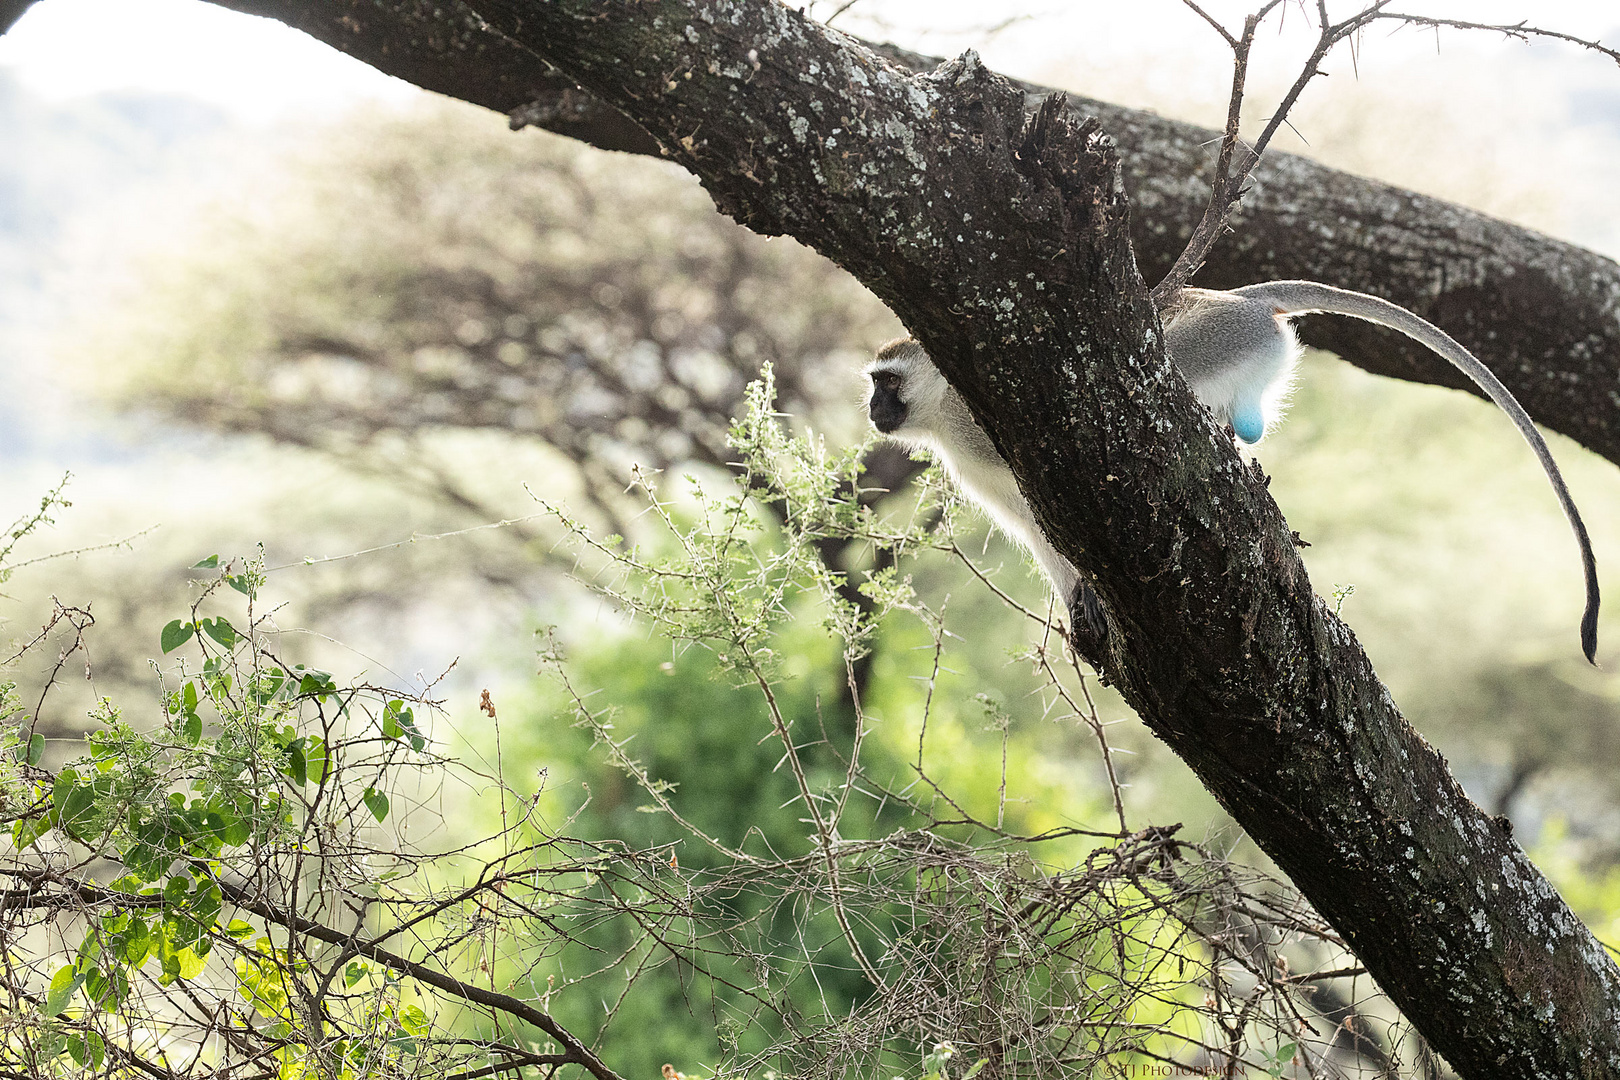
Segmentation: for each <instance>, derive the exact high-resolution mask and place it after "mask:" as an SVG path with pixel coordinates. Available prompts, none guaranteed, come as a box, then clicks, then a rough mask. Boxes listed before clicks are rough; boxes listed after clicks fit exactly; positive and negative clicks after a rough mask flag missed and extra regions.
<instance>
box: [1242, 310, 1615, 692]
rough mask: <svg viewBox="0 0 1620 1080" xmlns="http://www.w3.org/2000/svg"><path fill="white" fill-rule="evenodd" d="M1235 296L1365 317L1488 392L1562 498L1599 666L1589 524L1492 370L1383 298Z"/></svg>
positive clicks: (1584, 645) (1586, 642)
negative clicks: (1430, 353) (1426, 349)
mask: <svg viewBox="0 0 1620 1080" xmlns="http://www.w3.org/2000/svg"><path fill="white" fill-rule="evenodd" d="M1232 292H1233V293H1234V294H1236V295H1238V296H1242V297H1245V298H1247V299H1252V300H1258V301H1261V302H1262V303H1267V304H1270V305H1271V306H1272V307H1273V308H1274V309H1275V310H1276V312H1277V314H1278V315H1282V316H1290V315H1305V314H1310V313H1313V312H1323V313H1326V314H1329V315H1348V316H1350V317H1351V318H1353V319H1364V320H1365V321H1367V322H1370V323H1377V324H1378V325H1379V326H1387V327H1389V328H1390V329H1391V330H1399V331H1400V332H1401V333H1403V334H1405V335H1406V336H1407V337H1409V338H1411V339H1412V340H1414V341H1417V342H1419V343H1421V344H1423V345H1426V346H1428V347H1429V348H1430V349H1433V350H1434V351H1435V352H1437V353H1439V354H1440V355H1441V356H1443V357H1445V358H1446V359H1447V360H1449V361H1451V363H1452V364H1453V365H1454V366H1455V367H1456V368H1457V370H1459V371H1461V372H1462V373H1463V374H1464V375H1467V376H1468V377H1469V378H1470V379H1473V380H1474V384H1475V385H1476V386H1478V387H1479V388H1480V389H1481V390H1483V391H1485V393H1486V394H1487V395H1488V396H1489V397H1490V399H1491V400H1492V401H1494V402H1496V404H1497V405H1499V406H1500V407H1501V409H1502V411H1503V412H1505V413H1507V414H1508V417H1509V418H1510V419H1511V420H1512V421H1513V424H1514V426H1515V427H1517V428H1518V429H1519V434H1521V435H1523V436H1524V441H1525V442H1527V443H1529V444H1530V449H1532V450H1534V451H1535V452H1536V458H1537V459H1538V460H1539V461H1540V462H1541V467H1542V468H1543V469H1544V470H1546V473H1547V480H1548V482H1549V483H1551V484H1552V489H1553V493H1554V494H1555V495H1557V496H1558V505H1560V506H1562V507H1563V508H1564V516H1565V517H1566V518H1568V519H1569V526H1570V528H1571V529H1573V530H1574V531H1575V540H1576V542H1577V543H1579V544H1580V547H1581V567H1582V569H1583V570H1585V572H1586V612H1585V614H1583V615H1582V616H1581V651H1582V652H1583V653H1585V654H1586V659H1587V662H1588V663H1591V664H1593V665H1595V664H1596V663H1597V660H1596V659H1595V657H1596V655H1597V617H1598V578H1597V560H1596V559H1595V558H1594V557H1593V555H1592V541H1591V540H1590V539H1589V538H1588V537H1587V535H1586V523H1585V522H1584V521H1582V520H1581V512H1580V511H1579V510H1577V509H1575V500H1574V499H1572V498H1570V495H1569V488H1568V487H1567V486H1565V484H1564V477H1563V475H1562V474H1561V473H1559V471H1558V463H1557V462H1555V461H1554V460H1553V456H1552V451H1551V450H1549V449H1548V448H1547V440H1545V439H1543V438H1542V437H1541V432H1539V431H1537V430H1536V425H1535V423H1534V422H1533V421H1532V420H1531V419H1530V414H1529V413H1526V412H1525V411H1524V407H1523V406H1522V405H1520V404H1519V401H1518V399H1517V398H1515V397H1514V396H1513V394H1512V393H1511V392H1509V390H1508V388H1507V387H1505V386H1503V385H1502V383H1501V380H1499V379H1497V377H1496V376H1495V375H1493V374H1491V370H1490V368H1488V367H1486V366H1485V365H1484V364H1482V363H1480V362H1479V360H1478V359H1477V358H1476V357H1475V356H1474V354H1473V353H1471V352H1469V351H1468V350H1467V349H1465V348H1463V347H1462V346H1461V345H1459V344H1458V343H1457V342H1456V341H1455V340H1454V339H1453V338H1452V337H1451V336H1450V335H1449V334H1447V333H1446V332H1445V331H1444V330H1441V329H1440V328H1439V327H1438V326H1435V325H1434V324H1433V323H1431V322H1428V321H1427V320H1425V319H1420V318H1418V317H1417V316H1416V315H1414V314H1412V313H1411V312H1410V311H1407V310H1406V309H1405V308H1403V307H1400V306H1399V305H1397V304H1392V303H1390V302H1389V301H1388V300H1380V299H1379V298H1378V297H1376V296H1368V295H1367V294H1366V293H1358V292H1351V291H1350V290H1348V289H1336V288H1334V287H1333V286H1331V285H1321V284H1318V283H1317V282H1314V281H1268V282H1266V283H1264V284H1261V285H1245V286H1243V287H1242V288H1240V289H1233V290H1232Z"/></svg>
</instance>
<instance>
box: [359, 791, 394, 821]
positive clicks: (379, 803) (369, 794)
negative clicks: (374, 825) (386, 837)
mask: <svg viewBox="0 0 1620 1080" xmlns="http://www.w3.org/2000/svg"><path fill="white" fill-rule="evenodd" d="M362 800H363V801H364V802H365V804H366V809H367V810H370V811H371V816H372V817H374V818H376V819H377V820H378V821H379V822H381V821H382V819H383V818H385V817H387V816H388V796H386V795H384V794H383V793H382V792H380V791H378V790H377V789H376V788H369V787H368V788H366V793H365V795H364V796H362Z"/></svg>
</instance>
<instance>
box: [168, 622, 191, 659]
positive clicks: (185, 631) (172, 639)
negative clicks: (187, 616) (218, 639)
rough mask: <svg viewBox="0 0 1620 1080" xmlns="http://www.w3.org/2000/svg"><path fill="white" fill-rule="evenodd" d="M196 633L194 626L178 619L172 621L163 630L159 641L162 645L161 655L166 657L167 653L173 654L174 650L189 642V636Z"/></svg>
mask: <svg viewBox="0 0 1620 1080" xmlns="http://www.w3.org/2000/svg"><path fill="white" fill-rule="evenodd" d="M196 632H197V627H196V626H195V625H194V624H192V623H188V622H181V621H180V620H179V619H176V620H174V621H173V622H171V623H170V624H169V625H168V626H165V627H164V628H163V636H162V638H160V639H159V640H160V642H161V644H162V645H163V654H164V655H165V656H167V655H168V654H169V653H172V652H174V650H176V649H178V648H179V647H180V646H182V645H184V644H185V643H186V642H188V641H190V640H191V635H192V634H195V633H196Z"/></svg>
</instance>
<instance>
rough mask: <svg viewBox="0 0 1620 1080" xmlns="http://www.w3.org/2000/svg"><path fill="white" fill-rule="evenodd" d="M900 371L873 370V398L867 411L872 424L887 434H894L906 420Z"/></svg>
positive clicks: (868, 403)
mask: <svg viewBox="0 0 1620 1080" xmlns="http://www.w3.org/2000/svg"><path fill="white" fill-rule="evenodd" d="M900 382H901V378H900V373H899V372H898V371H882V370H879V371H874V372H872V398H871V400H870V401H868V402H867V405H866V412H867V415H868V416H870V417H871V418H872V426H873V427H875V428H877V429H878V430H879V431H881V432H883V434H885V435H892V434H894V432H896V431H897V430H899V428H900V425H901V424H903V423H905V422H906V403H905V402H903V401H901V400H900Z"/></svg>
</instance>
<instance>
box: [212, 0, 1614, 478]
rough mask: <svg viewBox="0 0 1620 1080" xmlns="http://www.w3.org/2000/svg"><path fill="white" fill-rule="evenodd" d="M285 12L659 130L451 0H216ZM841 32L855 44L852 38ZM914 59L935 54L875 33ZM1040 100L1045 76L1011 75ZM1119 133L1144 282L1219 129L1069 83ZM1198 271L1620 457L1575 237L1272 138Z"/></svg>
mask: <svg viewBox="0 0 1620 1080" xmlns="http://www.w3.org/2000/svg"><path fill="white" fill-rule="evenodd" d="M214 2H215V3H218V4H220V5H221V6H223V7H229V8H233V9H235V10H237V11H243V12H247V13H249V14H254V15H263V16H267V17H269V18H273V19H276V20H278V21H280V22H283V23H286V24H287V25H289V26H295V27H297V28H299V29H301V30H304V31H305V32H307V33H309V34H310V35H311V36H313V37H315V38H318V39H319V40H321V41H324V42H326V43H328V44H330V45H332V46H334V47H335V48H338V49H340V50H342V51H344V52H346V53H349V54H350V55H352V56H355V57H357V58H358V59H360V60H363V61H365V62H366V63H368V64H371V65H372V66H374V67H376V68H378V69H380V70H382V71H385V72H388V73H389V74H391V75H396V76H398V77H399V78H402V79H405V80H407V81H409V82H412V83H415V84H416V85H418V86H422V87H426V88H427V89H429V90H434V91H437V92H439V93H442V94H447V95H449V96H451V97H455V98H459V99H461V100H464V101H469V102H472V103H473V104H476V105H483V106H485V107H487V108H491V109H496V110H499V111H501V112H504V113H507V114H509V115H513V116H514V118H515V119H516V120H518V121H519V122H526V123H532V124H534V125H536V126H539V127H543V128H546V129H548V130H551V131H555V132H558V133H560V134H563V135H567V136H570V137H572V138H577V139H580V140H583V141H585V142H588V143H591V144H593V145H596V146H599V147H602V148H603V149H607V150H623V151H628V152H631V153H642V154H652V155H658V154H659V153H660V152H661V151H660V148H659V145H658V142H657V140H655V139H654V138H653V137H652V136H651V135H649V134H648V133H647V132H646V130H645V129H644V128H642V127H641V126H639V125H638V124H636V123H635V122H634V121H633V120H631V119H630V118H629V117H628V116H626V114H625V113H624V112H622V111H620V110H619V109H617V108H615V107H614V106H613V105H612V104H610V103H608V102H606V101H604V100H603V99H601V98H599V97H596V96H595V95H593V94H591V93H590V91H589V90H582V89H581V88H579V87H578V86H577V85H576V83H575V82H574V80H573V79H571V78H569V77H568V76H566V75H564V74H562V73H561V72H560V71H558V70H556V69H555V68H554V67H553V66H551V65H550V64H548V63H547V62H546V61H545V59H544V57H543V55H536V53H535V52H534V51H531V50H528V49H525V48H524V47H523V46H522V45H521V44H520V43H518V42H515V41H513V40H510V39H507V38H503V37H502V36H501V35H499V34H497V33H495V32H493V31H492V30H491V29H490V28H489V26H488V25H487V24H486V23H485V22H484V21H483V19H481V18H480V17H479V15H478V14H477V13H476V12H475V11H474V10H473V9H472V8H471V7H469V6H468V4H466V3H464V2H462V0H438V2H434V0H393V2H387V3H382V2H376V0H327V2H325V3H317V2H314V0H214ZM841 40H845V41H850V40H851V39H849V38H847V37H843V38H841ZM882 51H883V53H884V55H886V56H888V57H889V58H890V59H891V60H894V61H895V62H897V63H900V64H902V65H903V66H906V67H909V68H912V69H914V70H927V69H929V68H932V67H933V66H934V65H935V64H937V63H938V60H937V58H933V57H926V56H920V55H917V54H915V53H906V52H903V51H901V50H898V49H893V48H885V49H884V50H882ZM1017 85H1018V86H1019V87H1020V88H1021V89H1023V90H1024V91H1025V92H1026V94H1027V95H1028V99H1027V102H1026V104H1027V106H1028V107H1029V108H1031V109H1033V107H1034V105H1035V104H1036V103H1038V101H1039V100H1041V99H1042V98H1044V97H1045V96H1046V95H1047V94H1048V93H1050V90H1049V89H1048V88H1046V87H1040V86H1035V85H1033V84H1029V83H1019V84H1017ZM1069 104H1070V109H1071V113H1072V115H1074V116H1075V117H1077V118H1083V117H1087V116H1092V117H1096V118H1097V119H1098V120H1100V121H1101V122H1102V125H1103V129H1104V130H1105V131H1107V132H1108V133H1109V135H1111V136H1112V137H1113V138H1114V140H1115V141H1116V143H1117V144H1118V147H1119V152H1120V158H1121V161H1122V164H1123V166H1124V172H1125V186H1126V190H1127V192H1128V193H1129V194H1130V196H1131V202H1132V216H1133V221H1132V230H1131V236H1132V240H1133V242H1134V244H1135V247H1136V257H1137V262H1138V264H1139V265H1140V266H1141V267H1142V272H1143V275H1144V276H1145V277H1146V278H1147V279H1148V280H1149V281H1150V282H1151V281H1156V280H1157V279H1158V277H1159V276H1160V275H1161V274H1162V273H1163V272H1164V271H1165V270H1166V269H1168V268H1169V266H1170V263H1171V262H1172V261H1173V260H1174V259H1175V257H1176V256H1177V255H1178V254H1180V252H1181V248H1182V246H1183V245H1184V243H1185V241H1186V239H1187V236H1188V235H1189V234H1190V233H1191V231H1192V227H1193V225H1194V224H1195V223H1196V222H1197V221H1198V217H1199V215H1200V214H1201V213H1202V212H1203V208H1204V204H1205V202H1206V201H1207V200H1208V196H1209V189H1208V185H1207V184H1206V183H1205V182H1204V179H1203V174H1204V172H1205V171H1206V170H1207V168H1208V167H1209V166H1210V164H1211V161H1212V151H1211V148H1212V147H1213V146H1214V142H1215V140H1216V139H1217V138H1218V135H1219V133H1218V132H1215V131H1211V130H1209V129H1207V128H1200V127H1196V126H1194V125H1191V124H1184V123H1181V122H1179V121H1175V120H1169V119H1165V118H1163V117H1160V116H1155V115H1153V114H1152V113H1146V112H1142V111H1139V110H1135V109H1126V108H1121V107H1119V106H1117V105H1110V104H1107V103H1105V102H1100V101H1094V100H1089V99H1085V98H1080V97H1071V98H1070V101H1069ZM1234 224H1235V225H1236V233H1235V234H1234V235H1233V236H1231V237H1228V238H1227V239H1226V240H1225V241H1223V242H1222V243H1221V244H1219V245H1217V246H1216V248H1215V250H1214V252H1213V253H1212V254H1211V256H1210V259H1209V261H1208V263H1207V264H1206V266H1205V268H1204V270H1203V271H1202V273H1201V274H1200V276H1199V277H1198V279H1197V281H1196V282H1195V283H1196V284H1199V285H1204V286H1207V287H1210V288H1231V287H1234V286H1237V285H1244V284H1248V283H1249V282H1253V281H1270V280H1275V279H1278V278H1309V279H1311V280H1313V281H1324V282H1327V283H1328V284H1330V285H1338V286H1340V287H1342V288H1347V289H1357V290H1360V291H1362V292H1370V293H1374V294H1376V295H1379V296H1383V297H1385V298H1387V299H1389V300H1393V301H1394V302H1395V303H1397V304H1400V305H1402V306H1403V307H1406V308H1409V309H1410V310H1412V311H1415V312H1417V313H1418V314H1420V315H1422V316H1424V317H1425V318H1427V319H1429V320H1430V321H1431V322H1434V323H1436V324H1437V325H1439V326H1440V327H1441V328H1443V329H1444V330H1446V331H1447V332H1448V333H1450V334H1451V335H1452V336H1453V337H1455V338H1456V339H1457V340H1458V341H1461V342H1462V343H1463V344H1464V345H1466V346H1467V347H1468V348H1469V349H1471V350H1473V351H1474V352H1475V353H1476V354H1478V355H1479V356H1480V357H1481V358H1483V359H1484V360H1485V362H1486V363H1487V364H1489V365H1490V366H1491V367H1492V368H1493V369H1494V370H1495V372H1496V374H1497V376H1498V377H1499V378H1500V379H1501V380H1502V381H1503V383H1505V384H1506V385H1507V387H1508V389H1510V390H1512V391H1513V394H1514V396H1515V397H1517V398H1518V399H1519V401H1520V402H1522V403H1523V405H1524V407H1525V408H1526V409H1527V410H1528V411H1529V412H1530V414H1531V415H1532V416H1534V417H1535V418H1536V419H1537V420H1538V421H1539V422H1541V423H1542V424H1544V425H1546V426H1547V427H1549V428H1551V429H1553V430H1555V431H1559V432H1562V433H1563V434H1565V435H1568V436H1569V437H1571V438H1573V439H1575V440H1576V441H1577V442H1579V443H1581V444H1582V445H1583V446H1585V447H1587V448H1588V449H1590V450H1593V451H1595V452H1596V453H1599V454H1602V455H1603V456H1604V457H1606V458H1608V459H1609V460H1610V461H1614V462H1616V463H1620V266H1617V265H1616V264H1615V263H1614V262H1613V261H1611V260H1609V259H1606V258H1604V257H1602V256H1600V255H1596V254H1593V253H1592V252H1590V251H1586V250H1584V249H1582V248H1579V247H1576V246H1575V245H1573V244H1567V243H1564V242H1562V241H1558V240H1554V239H1552V238H1550V237H1547V236H1543V235H1542V234H1540V233H1537V232H1535V231H1533V230H1530V229H1523V228H1520V227H1518V226H1515V225H1510V224H1508V223H1506V222H1502V221H1498V220H1496V219H1494V218H1491V217H1489V216H1487V215H1484V214H1479V213H1476V212H1474V211H1471V210H1467V209H1465V208H1462V207H1459V206H1455V205H1452V204H1450V203H1447V202H1444V201H1443V200H1440V199H1433V198H1429V197H1427V196H1423V195H1417V194H1415V193H1413V192H1410V191H1405V190H1402V189H1400V188H1396V187H1392V186H1390V185H1388V184H1381V183H1378V182H1376V181H1371V180H1366V179H1363V178H1361V177H1356V176H1352V175H1350V174H1348V173H1343V172H1339V171H1338V170H1335V169H1329V168H1326V167H1324V166H1321V165H1318V164H1316V163H1314V162H1312V161H1309V160H1307V159H1305V158H1300V157H1295V156H1292V155H1289V154H1280V153H1271V154H1268V155H1267V157H1266V160H1265V161H1264V162H1263V163H1262V164H1261V166H1260V168H1259V169H1258V170H1257V171H1256V173H1255V176H1254V178H1253V190H1251V191H1250V193H1249V194H1248V195H1247V196H1246V197H1245V199H1244V200H1243V204H1242V207H1241V208H1240V210H1239V213H1238V216H1237V218H1236V219H1235V222H1234ZM1300 330H1301V337H1302V338H1303V339H1304V340H1305V341H1306V342H1307V343H1309V344H1311V345H1316V346H1319V347H1321V348H1325V349H1331V350H1332V351H1334V352H1335V353H1338V354H1339V355H1340V356H1342V357H1344V358H1345V359H1346V360H1348V361H1350V362H1351V363H1353V364H1356V365H1358V366H1360V367H1363V368H1366V369H1367V370H1368V371H1372V372H1376V373H1378V374H1380V375H1390V376H1394V377H1396V378H1401V379H1407V380H1410V381H1413V382H1425V383H1436V384H1439V385H1442V386H1450V387H1455V388H1459V389H1463V390H1467V391H1468V392H1470V393H1478V391H1477V389H1476V388H1475V387H1474V386H1473V384H1472V383H1470V382H1469V381H1468V380H1467V379H1465V378H1462V377H1461V376H1460V375H1459V374H1458V373H1457V372H1456V370H1455V369H1454V368H1452V367H1451V365H1449V364H1447V363H1445V362H1444V361H1443V360H1439V359H1437V358H1436V357H1435V356H1434V355H1433V354H1432V353H1430V352H1429V351H1428V350H1426V349H1423V348H1422V347H1420V346H1417V345H1415V344H1413V343H1412V342H1410V341H1408V340H1407V339H1406V338H1404V337H1401V336H1400V335H1398V334H1394V333H1391V332H1389V331H1385V330H1381V329H1379V328H1377V327H1373V326H1369V325H1367V324H1365V323H1358V322H1355V321H1353V320H1350V319H1328V318H1314V319H1306V320H1304V322H1303V323H1302V324H1301V326H1300Z"/></svg>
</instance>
